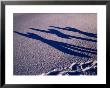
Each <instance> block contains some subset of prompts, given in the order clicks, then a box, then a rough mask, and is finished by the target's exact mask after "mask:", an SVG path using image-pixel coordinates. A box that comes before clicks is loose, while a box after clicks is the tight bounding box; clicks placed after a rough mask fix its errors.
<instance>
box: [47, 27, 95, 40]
mask: <svg viewBox="0 0 110 88" xmlns="http://www.w3.org/2000/svg"><path fill="white" fill-rule="evenodd" d="M49 27H52V28H57V29H63V30H68V31H72V32H78V33H80V34H83V35H86V36H88V37H94V38H97V34H94V33H88V32H84V31H81V30H79V29H76V28H72V27H65V28H61V27H56V26H49Z"/></svg>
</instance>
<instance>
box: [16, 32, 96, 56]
mask: <svg viewBox="0 0 110 88" xmlns="http://www.w3.org/2000/svg"><path fill="white" fill-rule="evenodd" d="M14 33H17V34H19V35H22V36H25V37H28V38H31V39H36V40H40V41H42V42H43V43H46V44H48V45H50V46H52V47H54V48H56V49H58V50H60V51H62V52H64V53H67V54H70V55H74V56H78V57H84V58H91V56H89V55H88V54H89V53H91V52H89V50H91V49H89V48H87V50H85V49H86V48H85V47H80V46H75V45H71V44H67V43H63V42H58V41H54V40H49V39H46V38H43V37H41V36H39V35H37V34H34V33H27V34H24V33H20V32H16V31H14ZM81 49H82V50H83V49H84V50H83V51H82V50H81ZM92 50H94V49H92ZM79 51H80V52H79ZM84 51H85V52H86V53H84ZM94 51H95V50H94Z"/></svg>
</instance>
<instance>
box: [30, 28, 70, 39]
mask: <svg viewBox="0 0 110 88" xmlns="http://www.w3.org/2000/svg"><path fill="white" fill-rule="evenodd" d="M29 29H32V30H35V31H40V32H45V33H50V34H55V35H57V36H58V37H61V38H66V39H71V38H70V36H69V35H66V34H64V33H61V32H60V31H57V30H55V29H48V31H46V30H40V29H35V28H29Z"/></svg>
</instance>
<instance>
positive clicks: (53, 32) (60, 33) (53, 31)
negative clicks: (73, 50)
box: [30, 28, 97, 42]
mask: <svg viewBox="0 0 110 88" xmlns="http://www.w3.org/2000/svg"><path fill="white" fill-rule="evenodd" d="M30 29H32V30H35V31H40V32H44V33H50V34H55V35H57V36H58V37H61V38H65V39H71V38H75V39H80V40H86V41H91V42H97V41H96V40H93V39H87V38H82V37H76V36H71V35H67V34H64V33H62V32H60V31H58V30H55V29H48V31H46V30H40V29H35V28H30Z"/></svg>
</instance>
